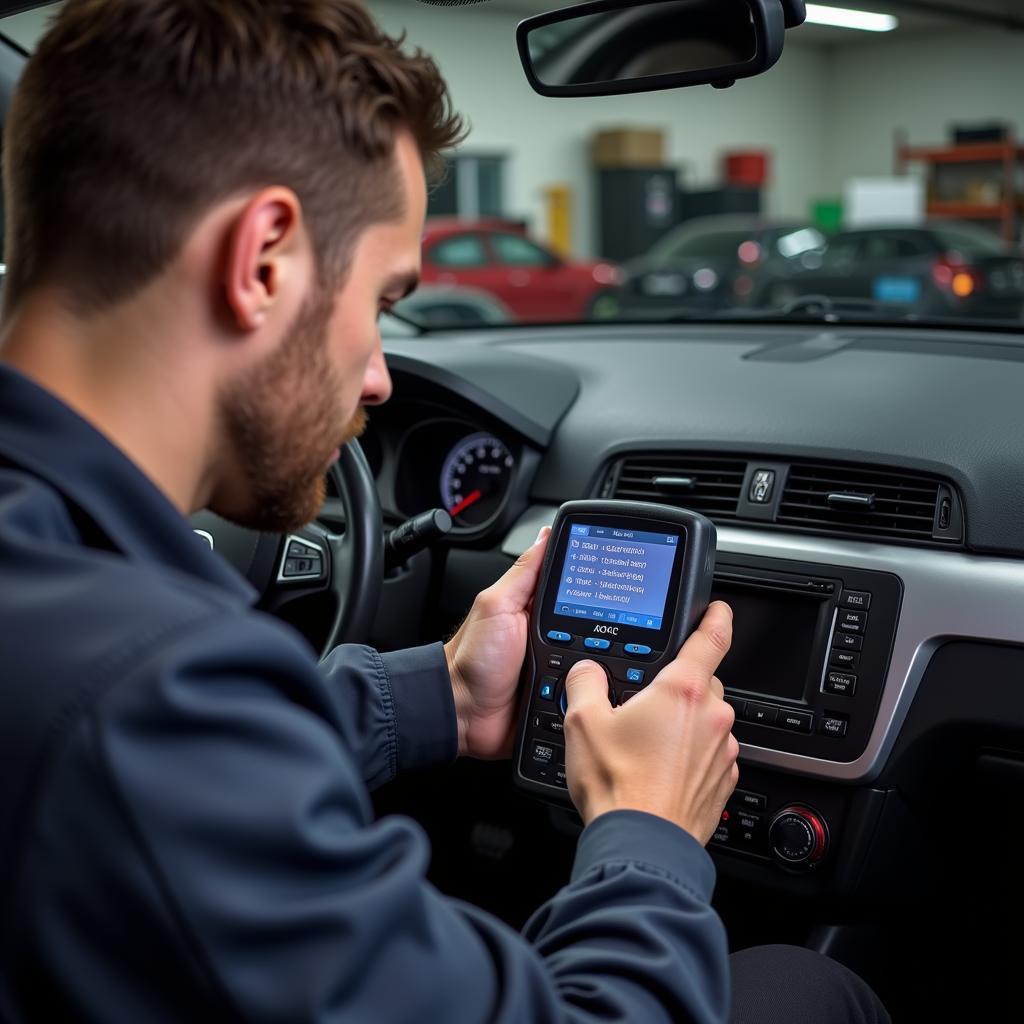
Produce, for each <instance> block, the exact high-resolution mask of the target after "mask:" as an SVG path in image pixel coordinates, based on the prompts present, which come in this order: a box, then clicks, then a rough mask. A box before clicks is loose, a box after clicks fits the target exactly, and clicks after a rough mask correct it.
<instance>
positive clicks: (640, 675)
mask: <svg viewBox="0 0 1024 1024" xmlns="http://www.w3.org/2000/svg"><path fill="white" fill-rule="evenodd" d="M626 680H627V682H630V683H642V682H643V681H644V670H643V669H642V668H627V669H626Z"/></svg>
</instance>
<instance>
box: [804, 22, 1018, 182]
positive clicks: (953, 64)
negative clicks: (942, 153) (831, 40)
mask: <svg viewBox="0 0 1024 1024" xmlns="http://www.w3.org/2000/svg"><path fill="white" fill-rule="evenodd" d="M784 59H785V58H784ZM827 97H828V107H827V109H828V120H829V124H830V131H829V136H828V137H829V146H828V150H827V155H826V174H825V180H824V184H825V187H826V188H827V189H828V190H830V191H832V192H834V193H835V194H840V193H841V191H842V187H843V181H844V180H845V179H846V178H848V177H851V176H856V175H887V174H892V173H893V157H894V141H893V139H894V135H895V133H896V132H897V130H901V129H902V130H907V131H909V138H910V142H911V143H912V144H915V145H923V146H927V145H942V144H944V143H945V142H946V141H947V139H948V137H949V136H948V126H949V125H950V124H951V123H953V122H968V123H970V122H978V121H990V120H1003V121H1008V122H1009V123H1010V124H1012V125H1015V126H1016V129H1017V134H1018V137H1020V136H1021V135H1024V34H1022V33H1013V32H1002V31H997V30H988V29H985V30H979V29H970V28H966V29H964V30H961V31H956V32H943V33H942V34H927V35H924V34H922V35H919V36H907V37H905V38H902V39H901V38H900V37H899V35H893V36H883V37H880V38H878V39H877V41H875V40H872V41H871V42H866V43H859V44H857V45H851V46H846V47H843V48H841V49H836V50H835V51H834V57H833V59H832V60H830V61H829V77H828V88H827Z"/></svg>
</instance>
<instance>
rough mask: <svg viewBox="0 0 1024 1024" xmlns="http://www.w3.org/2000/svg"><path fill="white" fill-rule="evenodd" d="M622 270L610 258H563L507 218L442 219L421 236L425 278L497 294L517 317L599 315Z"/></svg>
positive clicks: (430, 224) (542, 318)
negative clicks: (596, 259) (607, 259)
mask: <svg viewBox="0 0 1024 1024" xmlns="http://www.w3.org/2000/svg"><path fill="white" fill-rule="evenodd" d="M621 280H622V271H621V270H620V269H619V268H618V267H617V266H615V265H614V264H611V263H608V262H606V261H593V262H576V261H569V260H565V259H563V258H562V257H561V256H559V255H557V254H556V253H554V252H552V250H551V249H549V248H547V247H545V246H543V245H540V244H539V243H537V242H535V241H533V240H532V239H530V238H529V237H528V236H527V235H526V234H525V233H524V231H523V229H522V228H521V227H520V226H519V225H516V224H513V223H511V222H509V221H504V220H475V221H469V220H459V219H456V218H443V219H441V218H439V219H434V220H431V221H429V222H428V223H427V227H426V231H425V232H424V235H423V282H424V283H425V284H440V285H463V286H467V287H470V288H476V289H480V290H481V291H485V292H488V293H490V294H491V295H493V296H495V297H496V298H497V299H498V300H499V301H500V302H501V303H503V304H504V305H505V306H506V307H507V308H508V309H509V310H510V311H511V312H512V314H513V315H514V317H515V318H516V319H518V320H527V321H565V320H580V319H590V318H593V317H595V316H599V315H600V313H601V310H602V307H603V305H604V304H605V303H606V302H607V300H608V297H609V295H610V294H611V292H612V289H613V288H614V287H615V285H617V284H618V283H619V282H620V281H621Z"/></svg>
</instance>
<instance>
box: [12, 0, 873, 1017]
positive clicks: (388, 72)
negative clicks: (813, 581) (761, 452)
mask: <svg viewBox="0 0 1024 1024" xmlns="http://www.w3.org/2000/svg"><path fill="white" fill-rule="evenodd" d="M461 133H462V126H461V123H460V120H459V118H458V117H457V116H456V115H455V114H454V113H453V112H452V110H451V106H450V102H449V99H448V94H447V91H446V88H445V85H444V83H443V81H442V79H441V77H440V75H439V74H438V71H437V69H436V67H435V65H434V64H433V62H432V61H431V60H429V59H428V58H426V57H424V56H423V55H421V54H419V53H415V54H410V53H408V52H406V51H405V50H404V49H403V48H402V46H401V44H400V42H399V41H396V40H392V39H390V38H389V37H387V36H385V35H383V34H381V32H380V30H379V29H378V28H377V27H376V25H375V24H374V22H373V21H372V20H371V18H370V16H369V15H368V14H367V13H366V11H365V10H364V8H363V7H361V6H360V5H359V4H358V3H357V2H356V0H220V2H218V3H216V4H211V3H204V2H201V0H68V2H67V3H66V4H65V5H64V7H63V9H62V10H61V12H60V14H59V15H58V17H57V18H56V20H55V22H54V24H53V25H52V27H51V29H50V31H49V33H48V34H47V36H46V37H45V38H44V39H43V41H42V42H41V44H40V45H39V47H38V50H37V51H36V53H35V54H34V56H33V57H32V58H31V60H30V61H29V62H28V64H27V67H26V69H25V72H24V75H23V78H22V80H21V82H20V84H19V86H18V90H17V93H16V95H15V99H14V103H13V107H12V110H11V113H10V116H9V119H8V121H7V124H6V131H5V154H4V158H5V184H6V189H7V193H6V195H7V216H8V237H7V253H6V256H7V267H8V276H7V282H6V294H5V307H4V313H3V321H2V336H0V358H2V361H3V362H2V365H0V623H2V631H0V665H2V666H3V668H2V679H3V688H2V695H0V745H2V749H3V751H4V772H3V775H2V779H0V837H2V844H3V845H2V866H3V871H2V876H0V878H2V885H3V895H2V905H0V906H2V929H3V930H2V943H3V945H2V952H0V965H2V967H0V976H2V985H0V1016H2V1017H4V1018H5V1019H9V1020H10V1021H12V1022H15V1021H47V1022H51V1021H57V1020H60V1021H86V1020H88V1021H99V1020H102V1021H130V1022H143V1021H145V1022H147V1024H159V1022H161V1021H168V1022H171V1021H177V1022H180V1021H184V1020H187V1021H207V1020H209V1021H217V1022H218V1024H222V1022H224V1021H228V1020H246V1021H289V1022H299V1021H310V1022H321V1021H328V1020H330V1021H340V1020H346V1021H357V1022H370V1021H373V1022H376V1021H417V1022H424V1021H426V1022H434V1021H444V1022H446V1024H459V1022H484V1021H492V1020H501V1021H507V1022H513V1021H522V1022H543V1021H556V1020H557V1021H570V1020H571V1021H580V1022H583V1021H601V1020H629V1021H635V1022H646V1021H652V1022H653V1021H662V1020H663V1021H676V1022H679V1021H700V1022H705V1021H708V1022H710V1021H724V1020H725V1019H727V1017H728V1015H729V1006H730V998H732V1000H733V1003H734V1008H733V1013H734V1016H735V1019H737V1020H739V1019H742V1020H754V1019H762V1020H768V1019H776V1018H775V1017H774V1016H773V1014H774V1013H775V1012H776V1011H777V1010H778V1011H779V1012H781V1010H780V1009H779V1008H780V1007H784V1008H785V1013H786V1019H788V1020H791V1021H798V1020H808V1021H810V1020H815V1021H830V1020H833V1019H834V1020H883V1019H885V1014H884V1011H883V1010H882V1009H881V1007H880V1005H879V1004H878V1003H877V1001H876V1000H875V997H874V996H873V994H872V993H871V992H870V990H869V989H868V988H867V987H866V986H865V985H864V984H863V982H861V981H860V980H859V979H858V978H856V977H855V976H854V975H852V974H851V973H850V972H848V971H846V969H845V968H843V967H841V966H839V965H838V964H835V963H833V962H832V961H829V960H826V959H825V958H823V957H820V956H818V955H817V954H814V953H811V952H809V951H807V950H797V949H788V948H786V947H768V948H765V949H763V950H751V951H747V952H746V953H743V954H739V955H738V956H737V957H736V958H734V961H733V970H732V975H733V981H732V986H733V991H732V993H730V961H729V958H728V955H727V947H726V939H725V934H724V930H723V928H722V925H721V923H720V921H719V919H718V917H717V915H716V914H715V912H714V911H713V909H712V908H711V906H710V903H709V900H710V896H711V890H712V886H713V881H714V870H713V866H712V862H711V860H710V858H709V857H708V854H707V853H706V852H705V850H704V849H703V845H704V843H705V842H706V841H707V840H708V838H709V837H710V835H711V834H712V832H713V831H714V829H715V826H716V823H717V821H718V819H719V816H720V813H721V810H722V807H723V805H724V802H725V800H726V798H727V796H728V794H729V793H730V792H731V790H732V788H733V787H734V785H735V783H736V778H737V768H736V755H737V745H736V742H735V740H734V739H733V738H732V736H731V733H730V728H731V724H732V712H731V709H730V708H729V707H728V706H727V705H726V704H725V703H724V701H723V700H722V686H721V683H720V682H718V680H717V679H715V678H714V673H715V669H716V666H717V665H718V663H719V661H720V659H721V657H722V656H723V654H724V652H725V651H726V650H727V649H728V646H729V638H730V634H731V613H730V612H729V609H728V608H727V607H726V606H724V605H721V604H717V605H714V606H712V608H711V609H710V610H709V612H708V614H707V617H706V618H705V620H704V622H703V624H702V625H701V627H700V629H699V631H698V632H697V633H695V634H694V636H693V637H692V638H691V639H690V641H689V642H688V643H687V644H686V647H685V648H684V649H683V651H682V652H681V654H680V656H679V658H678V660H677V662H676V663H675V664H674V665H673V666H672V667H670V668H669V669H667V670H665V672H664V673H663V674H662V675H661V676H660V677H659V678H658V679H657V680H655V682H654V683H653V685H652V686H651V687H650V688H649V689H648V690H646V691H645V692H644V693H643V694H642V695H641V697H640V698H637V699H636V700H634V701H633V702H631V704H630V705H629V707H628V708H623V709H618V710H613V709H612V708H611V707H610V705H609V704H608V701H607V696H606V692H605V685H604V682H603V676H602V675H601V673H600V671H599V670H597V669H596V667H595V666H593V665H590V666H584V667H583V668H582V669H579V670H576V671H574V673H573V674H572V675H571V677H570V679H569V681H568V686H569V691H570V709H569V714H568V717H567V719H566V736H567V744H568V752H569V753H568V756H569V764H568V771H569V779H570V788H571V792H572V795H573V798H574V800H575V802H576V805H577V806H578V808H579V810H580V813H581V815H582V818H583V820H584V822H585V824H586V828H585V830H584V832H583V834H582V837H581V839H580V842H579V847H578V852H577V857H576V863H575V868H574V871H573V877H572V880H571V882H570V884H568V885H567V886H566V887H565V888H564V889H563V890H562V891H561V892H560V893H559V894H558V895H556V896H555V897H554V899H552V900H551V901H550V902H549V903H548V904H547V905H546V906H544V907H543V908H541V909H540V910H539V911H538V912H537V914H536V915H535V916H534V917H533V919H532V920H531V922H530V923H529V924H528V926H527V927H526V929H525V933H524V934H522V935H520V934H518V933H516V932H515V931H513V930H512V929H510V928H508V927H507V926H505V925H504V924H502V923H501V922H500V921H498V920H496V919H494V918H492V917H490V916H488V915H487V914H485V913H483V912H481V911H479V910H477V909H475V908H473V907H470V906H466V905H463V904H460V903H457V902H455V901H451V900H448V899H446V898H444V897H443V896H442V895H441V894H439V893H438V892H437V891H436V890H434V889H433V888H432V887H431V886H430V885H429V884H428V883H427V882H426V880H425V872H426V868H427V862H428V859H429V849H428V847H427V843H426V840H425V837H424V835H423V833H422V831H421V830H420V829H419V828H418V827H417V826H416V825H415V824H414V823H412V822H410V821H408V820H405V819H402V818H397V817H394V818H386V819H384V820H381V821H377V822H375V821H374V820H373V818H372V812H371V804H370V799H369V796H368V789H372V788H373V787H376V786H379V785H381V784H382V783H384V782H386V781H387V780H389V779H391V778H392V777H393V776H394V775H395V774H396V773H398V772H403V771H407V770H409V769H413V768H417V767H420V766H424V765H428V764H437V763H442V762H447V761H451V760H453V759H454V758H455V757H456V756H457V755H465V756H470V757H477V758H500V757H507V756H508V755H509V752H510V746H511V738H512V733H513V729H514V722H513V718H514V710H515V706H516V692H515V691H516V686H517V679H518V675H519V667H520V664H521V662H522V659H523V656H524V647H525V636H526V625H527V607H528V602H529V600H530V597H531V594H532V591H533V589H534V586H535V583H536V580H537V576H538V572H539V568H540V564H541V560H542V556H543V551H544V546H545V542H546V537H545V536H544V535H542V536H541V537H540V538H538V541H537V543H536V544H535V545H534V546H533V547H532V548H531V549H530V550H529V551H527V552H526V553H525V554H524V555H523V556H522V557H521V558H520V559H519V561H518V562H517V563H516V564H515V565H514V566H513V567H512V568H511V569H510V570H509V572H508V573H507V575H505V576H504V578H502V579H501V580H499V581H498V582H497V583H496V584H495V585H494V586H493V587H491V588H489V589H488V590H486V591H484V592H483V593H482V594H481V595H480V596H479V598H478V599H477V600H476V602H475V604H474V605H473V608H472V610H471V612H470V614H469V617H468V618H467V620H466V622H465V623H464V624H463V626H462V628H461V629H460V630H459V632H458V633H457V634H456V636H455V637H454V638H453V639H452V640H451V641H450V642H449V643H447V644H445V645H442V644H433V645H431V646H428V647H424V648H421V649H418V650H413V651H403V652H397V653H392V654H384V655H380V654H378V653H376V652H375V651H373V650H371V649H369V648H366V647H359V646H352V645H348V646H342V647H338V648H336V649H335V650H334V651H333V652H332V653H331V654H330V656H328V657H327V658H326V660H325V661H323V662H322V663H321V664H319V665H318V664H317V662H316V660H315V658H314V657H313V656H312V655H311V653H310V651H309V649H308V647H307V645H306V644H305V642H304V641H302V640H301V639H300V638H299V637H298V635H297V634H295V633H294V632H293V631H291V630H290V629H289V628H288V627H286V626H284V625H283V624H281V623H279V622H277V621H276V620H273V619H270V618H269V617H267V616H266V615H263V614H261V613H258V612H256V611H255V610H254V609H253V607H252V602H253V600H254V594H253V592H252V589H251V588H250V587H249V586H248V584H247V583H245V582H244V581H243V580H242V579H241V578H240V577H239V576H238V575H237V574H236V573H235V572H234V571H233V570H231V569H229V568H228V567H227V566H226V565H225V564H224V563H223V562H222V561H221V560H220V559H219V558H218V556H216V555H215V554H213V553H212V552H211V551H210V550H209V548H208V546H207V545H206V544H205V543H204V542H203V541H202V540H200V539H199V538H197V537H196V535H195V534H194V533H193V532H192V530H191V528H190V526H189V522H188V519H187V516H188V515H189V514H191V513H192V512H194V511H196V510H199V509H202V508H210V509H212V510H214V511H216V512H219V513H221V514H222V515H224V516H225V517H228V518H230V519H232V520H234V521H235V522H238V523H240V524H244V525H246V526H249V527H252V528H254V529H258V530H264V531H282V532H283V531H287V530H289V529H293V528H296V527H297V526H298V525H300V524H303V523H306V522H308V521H310V520H311V519H312V518H313V517H314V516H315V514H316V513H317V511H318V508H319V506H320V504H321V502H322V500H323V483H322V481H323V478H324V474H325V471H326V469H327V467H328V466H329V464H330V463H331V461H332V460H333V459H335V458H336V457H337V454H338V452H337V449H338V448H339V446H340V445H342V444H344V443H345V442H346V441H347V440H348V439H350V438H352V437H353V436H355V435H356V434H358V432H359V430H360V428H361V424H362V423H363V419H364V417H363V413H362V408H363V407H365V406H372V405H375V404H378V403H381V402H383V401H385V400H386V399H387V397H388V395H389V393H390V391H391V383H390V380H389V377H388V371H387V368H386V366H385V362H384V357H383V354H382V351H381V345H380V337H379V332H378V329H377V318H378V315H379V313H380V311H381V309H385V308H387V307H388V306H390V305H391V304H392V303H393V302H395V301H397V300H398V299H399V298H401V297H402V296H403V295H404V294H406V293H407V292H408V291H409V290H410V289H412V288H413V287H414V286H415V283H416V278H417V271H418V267H419V259H420V244H419V243H420V236H421V232H422V227H423V220H424V211H425V202H426V200H425V196H426V185H425V181H426V178H425V170H424V168H425V167H426V168H429V167H430V166H431V165H432V164H433V163H434V162H435V161H436V158H437V156H438V154H439V153H440V152H441V151H442V150H443V149H446V148H448V147H450V146H452V145H453V144H454V143H455V142H457V141H458V140H459V138H460V137H461Z"/></svg>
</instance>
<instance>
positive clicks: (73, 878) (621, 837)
mask: <svg viewBox="0 0 1024 1024" xmlns="http://www.w3.org/2000/svg"><path fill="white" fill-rule="evenodd" d="M125 654H126V660H125V667H124V668H123V670H118V671H114V670H111V671H112V676H111V678H113V679H116V682H115V683H114V684H113V685H111V686H110V687H109V689H108V690H107V692H106V694H105V696H104V697H103V700H102V702H101V703H99V704H98V705H96V706H95V708H94V710H92V711H90V712H89V713H88V714H87V715H86V716H85V717H84V719H83V720H82V722H81V723H80V724H79V725H78V726H76V728H75V730H74V733H73V739H72V740H71V741H70V742H69V746H68V749H66V750H65V751H64V753H63V755H62V756H61V757H60V759H59V761H58V764H57V766H56V768H55V769H54V771H53V772H52V773H51V774H50V776H49V779H48V784H47V789H46V796H45V799H44V800H43V801H42V806H41V809H40V812H39V815H38V817H37V818H36V821H35V825H34V828H33V831H32V835H31V836H30V837H29V838H28V840H27V841H28V842H29V843H30V844H31V849H29V850H28V851H27V854H26V858H25V861H26V863H28V864H29V865H31V867H30V869H29V872H28V876H27V878H26V879H25V880H24V888H23V889H22V892H23V895H24V900H23V906H24V907H25V911H24V913H25V918H24V920H25V921H26V922H28V924H27V925H26V926H25V927H26V929H27V930H28V931H29V932H30V933H31V934H30V935H29V936H27V937H26V938H25V940H24V942H23V944H22V951H21V953H20V956H21V957H23V958H24V957H27V956H35V957H37V958H52V959H53V960H54V961H55V962H56V963H57V967H58V968H59V969H60V971H62V972H64V973H63V974H62V975H61V978H60V986H61V991H62V992H63V993H64V995H65V997H66V1005H68V1006H76V1007H79V1008H80V1009H81V1010H82V1013H83V1015H82V1017H81V1018H79V1017H73V1018H72V1017H68V1018H63V1017H62V1018H61V1019H76V1020H77V1019H83V1020H84V1019H104V1020H107V1021H118V1020H122V1019H123V1020H140V1019H145V1020H147V1022H150V1024H162V1022H163V1021H164V1020H167V1021H171V1020H183V1019H188V1020H193V1021H205V1020H208V1019H209V1020H221V1021H222V1020H224V1019H230V1020H235V1019H238V1020H245V1021H251V1022H265V1024H271V1022H285V1021H287V1022H292V1024H301V1022H308V1024H327V1022H331V1024H335V1022H353V1024H355V1022H365V1021H388V1022H394V1024H423V1022H434V1021H438V1022H440V1021H443V1022H445V1024H485V1022H491V1021H496V1022H503V1024H512V1022H522V1024H547V1022H565V1024H568V1022H573V1024H596V1022H602V1021H617V1022H620V1021H635V1022H638V1024H639V1022H643V1024H658V1022H666V1024H667V1022H673V1024H684V1022H699V1024H711V1022H715V1021H725V1019H726V1015H727V1009H728V1007H727V1000H728V978H727V971H728V968H727V950H726V943H725V937H724V932H723V929H722V926H721V923H720V921H719V919H718V917H717V915H716V914H715V912H714V911H713V910H712V908H711V907H710V905H709V899H710V895H711V890H712V887H713V884H714V870H713V867H712V864H711V861H710V858H709V857H708V855H707V853H706V852H705V851H704V850H703V849H702V848H701V847H700V846H699V844H698V843H697V842H696V841H695V840H694V839H693V838H691V837H690V836H689V835H687V834H686V833H685V832H683V831H682V830H680V829H678V828H676V827H675V826H673V825H671V824H669V823H667V822H665V821H663V820H661V819H658V818H654V817H651V816H648V815H645V814H641V813H639V812H630V811H620V812H614V813H611V814H607V815H604V816H603V817H601V818H599V819H598V820H597V821H595V822H593V823H592V824H591V825H590V826H589V828H587V829H586V830H585V831H584V833H583V835H582V838H581V840H580V843H579V847H578V852H577V856H576V863H575V869H574V871H573V875H572V878H571V880H570V881H569V883H568V885H567V886H566V887H565V888H564V889H562V890H561V892H559V893H558V894H557V895H556V896H555V897H554V899H552V900H551V901H550V902H548V903H547V904H546V905H545V906H543V907H542V908H541V909H540V910H539V911H538V912H537V914H536V915H535V916H534V917H533V919H532V921H531V922H530V923H529V925H528V926H527V928H526V930H525V933H524V934H519V933H517V932H515V931H514V930H512V929H510V928H508V927H507V926H505V925H504V924H503V923H502V922H500V921H498V920H497V919H495V918H493V917H491V916H489V915H488V914H486V913H484V912H483V911H481V910H479V909H476V908H474V907H471V906H467V905H464V904H461V903H459V902H456V901H453V900H450V899H447V898H445V897H444V896H442V895H441V894H440V893H439V892H438V891H437V890H435V889H434V888H433V887H432V886H431V885H430V884H429V883H428V882H427V881H426V880H425V873H426V870H427V866H428V861H429V848H428V844H427V842H426V839H425V836H424V835H423V833H422V831H421V830H420V828H419V827H418V826H417V825H416V824H415V823H413V822H411V821H409V820H407V819H404V818H400V817H388V818H384V819H382V820H380V821H377V822H374V821H373V820H372V812H371V807H370V802H369V798H368V796H367V792H366V788H365V786H364V784H363V779H362V775H363V765H362V764H360V762H359V760H358V758H354V757H353V756H352V752H351V751H350V750H349V741H348V736H349V735H350V733H351V727H350V726H349V725H347V724H345V723H344V722H343V721H342V717H341V716H343V714H344V711H345V707H346V704H345V701H344V700H339V699H338V696H337V693H329V692H326V691H328V690H329V687H327V686H325V684H324V678H323V676H322V675H321V674H320V673H319V672H318V671H317V669H316V666H315V664H314V663H313V662H312V660H311V659H310V658H309V656H308V654H307V653H306V652H305V650H304V648H303V647H302V646H301V644H300V643H299V641H298V640H297V639H295V638H293V637H292V636H291V634H290V633H288V632H287V631H285V630H283V629H279V628H276V627H274V626H273V625H269V624H267V623H263V622H260V621H259V620H256V619H253V618H252V617H249V618H241V619H239V621H237V622H230V623H224V622H216V623H206V622H203V623H199V624H192V625H189V626H188V627H187V628H183V629H182V630H180V631H178V632H177V633H175V634H173V635H172V636H170V637H168V638H167V640H166V642H163V643H161V644H159V645H152V644H150V646H149V647H147V648H142V649H139V650H137V651H134V652H132V651H126V652H125ZM129 665H130V669H129V668H128V667H127V666H129ZM398 760H399V763H400V762H401V757H399V758H398ZM69 848H73V849H74V851H75V856H74V857H73V858H69V857H67V856H66V852H67V850H68V849H69ZM62 854H63V856H62ZM147 949H151V951H150V952H148V953H145V955H144V953H143V952H140V950H142V951H145V950H147ZM152 950H156V951H158V952H153V951H152ZM32 951H35V952H34V953H33V952H32ZM140 959H142V960H144V962H145V969H140V963H139V961H140ZM55 969H56V968H55ZM36 973H37V974H39V971H38V967H37V968H36ZM189 979H192V980H189ZM195 979H199V980H195ZM97 986H101V988H99V989H97ZM97 991H99V993H100V994H96V993H97ZM183 993H185V994H188V996H189V1002H188V1003H184V1002H182V1000H184V998H185V996H184V995H183ZM100 1000H102V1003H103V1005H96V1003H97V1001H100ZM196 1000H202V1001H204V1007H205V1008H200V1007H199V1006H197V1005H196ZM141 1007H145V1010H144V1012H143V1011H141V1010H140V1008H141ZM120 1008H124V1009H123V1014H124V1015H123V1016H119V1013H121V1012H122V1011H121V1009H120Z"/></svg>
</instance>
